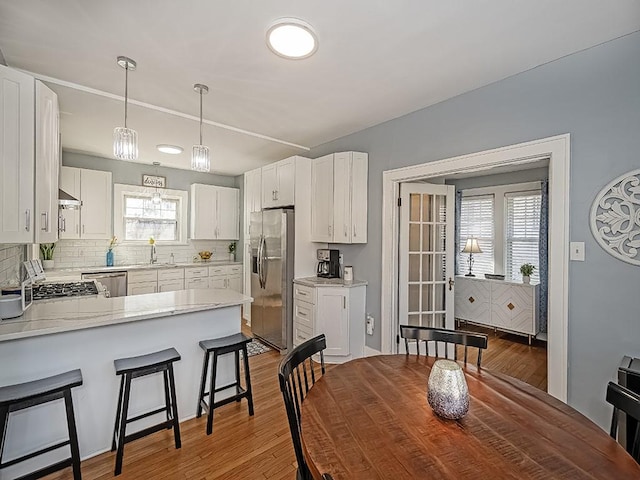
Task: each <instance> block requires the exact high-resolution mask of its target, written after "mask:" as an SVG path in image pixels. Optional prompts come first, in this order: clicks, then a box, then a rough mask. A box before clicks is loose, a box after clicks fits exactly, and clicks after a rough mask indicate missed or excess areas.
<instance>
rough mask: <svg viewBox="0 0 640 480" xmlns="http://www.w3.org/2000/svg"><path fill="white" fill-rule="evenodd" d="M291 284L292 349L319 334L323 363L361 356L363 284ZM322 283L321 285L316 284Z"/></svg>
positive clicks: (363, 325) (364, 287) (363, 316)
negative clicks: (323, 343)
mask: <svg viewBox="0 0 640 480" xmlns="http://www.w3.org/2000/svg"><path fill="white" fill-rule="evenodd" d="M306 280H309V279H302V280H301V281H302V282H304V284H301V283H298V280H294V285H293V345H294V347H296V346H298V345H300V344H301V343H302V342H304V341H306V340H308V339H310V338H312V337H314V336H316V335H320V334H324V335H325V337H326V342H327V348H326V350H325V351H324V355H325V360H326V361H327V363H342V362H346V361H349V360H351V359H353V358H359V357H362V356H363V355H364V343H365V341H364V338H365V302H366V284H365V283H360V284H356V285H352V286H344V285H340V284H339V280H336V281H335V282H334V283H335V284H333V285H326V284H320V285H319V286H315V287H313V286H310V285H313V283H314V281H313V280H311V282H310V283H309V282H307V281H306ZM319 283H322V282H319Z"/></svg>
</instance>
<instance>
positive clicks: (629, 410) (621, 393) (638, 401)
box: [607, 382, 640, 463]
mask: <svg viewBox="0 0 640 480" xmlns="http://www.w3.org/2000/svg"><path fill="white" fill-rule="evenodd" d="M607 402H609V403H610V404H611V405H613V416H612V417H611V430H610V431H609V435H611V437H612V438H614V439H615V438H616V436H617V434H618V416H619V413H620V412H621V411H622V412H624V413H626V414H627V415H629V416H630V417H633V418H634V419H635V420H636V422H637V423H636V431H635V434H634V437H633V442H631V444H630V445H627V452H629V454H630V455H631V456H632V457H633V458H634V459H635V460H636V462H638V463H640V395H638V394H637V393H635V392H633V391H631V390H629V389H628V388H625V387H623V386H621V385H618V384H617V383H615V382H609V385H607ZM627 438H628V437H627Z"/></svg>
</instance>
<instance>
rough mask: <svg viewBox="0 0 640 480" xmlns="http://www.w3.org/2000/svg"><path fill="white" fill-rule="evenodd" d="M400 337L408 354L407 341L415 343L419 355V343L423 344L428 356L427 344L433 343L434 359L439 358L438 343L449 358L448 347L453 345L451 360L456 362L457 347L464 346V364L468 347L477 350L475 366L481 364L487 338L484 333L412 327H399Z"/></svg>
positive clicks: (487, 341)
mask: <svg viewBox="0 0 640 480" xmlns="http://www.w3.org/2000/svg"><path fill="white" fill-rule="evenodd" d="M400 336H401V337H402V338H404V346H405V350H406V352H407V355H408V354H409V340H415V341H416V350H417V353H418V355H420V342H424V345H425V353H426V355H427V356H430V355H429V342H435V357H438V356H439V348H438V345H439V343H444V357H445V358H449V349H448V348H447V347H448V345H450V344H451V345H454V346H456V348H454V350H453V351H454V353H453V359H454V360H458V349H457V346H458V345H462V346H464V363H467V350H468V348H469V347H475V348H477V349H478V361H477V366H478V368H480V366H481V363H482V350H486V349H487V345H488V343H489V337H488V336H487V335H485V334H484V333H475V332H464V331H462V330H447V329H444V328H431V327H419V326H412V325H400Z"/></svg>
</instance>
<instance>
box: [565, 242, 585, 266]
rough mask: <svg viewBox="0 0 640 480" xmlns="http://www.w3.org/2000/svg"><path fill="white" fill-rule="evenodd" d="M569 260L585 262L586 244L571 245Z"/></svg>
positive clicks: (574, 243) (572, 243) (573, 243)
mask: <svg viewBox="0 0 640 480" xmlns="http://www.w3.org/2000/svg"><path fill="white" fill-rule="evenodd" d="M569 260H572V261H574V262H584V242H571V243H569Z"/></svg>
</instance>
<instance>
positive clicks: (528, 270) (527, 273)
mask: <svg viewBox="0 0 640 480" xmlns="http://www.w3.org/2000/svg"><path fill="white" fill-rule="evenodd" d="M535 269H536V266H535V265H533V264H531V263H523V264H522V265H520V273H521V274H522V282H523V283H529V282H531V275H533V271H534V270H535Z"/></svg>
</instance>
